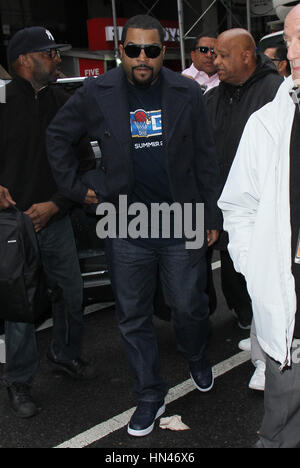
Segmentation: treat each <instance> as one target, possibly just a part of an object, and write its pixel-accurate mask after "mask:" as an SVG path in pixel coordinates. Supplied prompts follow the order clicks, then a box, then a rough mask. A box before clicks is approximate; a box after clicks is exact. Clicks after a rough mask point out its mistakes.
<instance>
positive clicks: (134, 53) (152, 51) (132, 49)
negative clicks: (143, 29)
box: [124, 44, 162, 59]
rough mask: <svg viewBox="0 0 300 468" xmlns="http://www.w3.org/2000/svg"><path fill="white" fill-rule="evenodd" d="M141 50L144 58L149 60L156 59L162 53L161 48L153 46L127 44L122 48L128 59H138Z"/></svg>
mask: <svg viewBox="0 0 300 468" xmlns="http://www.w3.org/2000/svg"><path fill="white" fill-rule="evenodd" d="M142 49H143V50H144V52H145V54H146V56H147V57H148V58H151V59H154V58H157V57H158V56H159V55H160V53H161V51H162V47H160V46H159V45H155V44H145V45H141V44H128V45H127V46H125V47H124V50H125V54H126V55H127V57H130V58H137V57H139V56H140V53H141V51H142Z"/></svg>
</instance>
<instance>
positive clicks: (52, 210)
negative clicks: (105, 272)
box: [0, 27, 94, 418]
mask: <svg viewBox="0 0 300 468" xmlns="http://www.w3.org/2000/svg"><path fill="white" fill-rule="evenodd" d="M68 47H70V46H67V45H66V44H57V43H56V42H55V40H54V38H53V36H52V34H51V33H50V32H49V31H48V30H47V29H45V28H43V27H30V28H25V29H22V30H20V31H18V32H17V33H16V34H15V35H14V36H13V38H12V39H11V41H10V43H9V46H8V59H9V63H10V66H11V69H12V76H13V79H12V81H11V82H10V83H9V84H8V85H7V86H6V93H5V94H6V102H5V103H3V104H0V128H1V132H0V184H1V185H0V207H2V208H7V207H9V206H10V205H16V206H17V208H18V209H19V210H22V211H24V212H25V213H26V214H27V215H28V216H29V218H30V219H31V221H32V223H33V226H34V229H35V231H36V233H37V238H38V242H39V247H40V252H41V259H42V263H43V267H44V269H45V272H46V273H47V274H48V276H49V277H50V278H51V280H52V281H53V282H55V283H56V284H57V286H58V287H59V288H60V290H61V291H62V297H60V298H59V299H58V301H57V302H55V303H53V305H52V313H53V321H54V326H53V334H52V342H51V347H50V350H49V353H48V357H49V359H50V360H51V363H52V364H53V366H55V368H56V369H57V370H59V371H61V372H63V373H65V374H67V375H69V376H71V377H73V378H74V379H87V378H90V377H91V376H92V374H93V371H92V368H91V366H90V365H89V364H88V363H85V362H84V361H82V360H81V357H80V356H81V341H82V334H83V314H82V280H81V273H80V269H79V263H78V258H77V251H76V246H75V240H74V235H73V230H72V226H71V222H70V219H69V217H68V214H67V213H68V211H69V209H70V208H71V206H72V205H73V202H71V201H70V200H68V199H66V198H65V197H63V196H62V195H61V194H59V192H58V190H57V186H56V184H55V181H54V179H53V176H52V174H51V169H50V166H49V163H48V160H47V154H46V145H45V137H46V129H47V126H48V125H49V123H50V122H51V120H52V119H53V117H54V116H55V114H56V112H57V111H58V109H59V108H60V107H61V106H63V104H65V102H66V101H67V100H68V98H69V96H68V95H66V94H65V93H64V92H63V91H62V90H60V89H58V88H56V87H54V86H51V83H54V82H55V81H56V80H57V78H58V76H59V73H60V68H59V66H60V63H61V59H60V52H59V51H60V50H61V49H64V48H68ZM92 157H93V154H92V151H91V148H90V144H89V143H88V142H85V141H82V143H81V145H80V146H79V145H77V146H76V158H80V167H81V168H82V167H83V164H86V165H87V168H89V169H91V168H92V167H94V161H93V160H92V159H91V158H92ZM78 164H79V162H78V159H77V166H78ZM86 192H88V190H87V191H86ZM1 200H2V201H1ZM0 261H1V259H0ZM0 307H1V308H2V307H3V304H1V297H0ZM5 345H6V365H5V368H4V374H3V381H4V383H5V385H6V386H7V390H8V395H9V401H10V404H11V407H12V409H13V411H14V413H15V414H16V415H17V416H18V417H20V418H29V417H32V416H34V415H36V414H37V413H38V411H39V408H38V405H37V404H36V403H35V401H34V400H33V398H32V396H31V384H32V381H33V378H34V376H35V373H36V371H37V367H38V353H37V345H36V339H35V327H34V325H33V324H29V323H16V322H11V321H7V322H6V323H5Z"/></svg>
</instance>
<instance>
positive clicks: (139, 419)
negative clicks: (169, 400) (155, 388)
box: [127, 400, 166, 437]
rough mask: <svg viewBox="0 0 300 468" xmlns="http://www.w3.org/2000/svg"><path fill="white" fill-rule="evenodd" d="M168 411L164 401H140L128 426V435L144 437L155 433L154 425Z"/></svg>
mask: <svg viewBox="0 0 300 468" xmlns="http://www.w3.org/2000/svg"><path fill="white" fill-rule="evenodd" d="M165 409H166V405H165V402H164V400H161V401H140V402H139V403H138V406H137V408H136V410H135V412H134V413H133V415H132V417H131V419H130V422H129V424H128V426H127V432H128V434H130V435H132V436H135V437H142V436H146V435H148V434H150V432H152V431H153V428H154V423H155V420H156V419H157V418H159V417H160V416H161V415H162V414H163V413H164V412H165Z"/></svg>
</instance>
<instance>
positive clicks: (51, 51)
mask: <svg viewBox="0 0 300 468" xmlns="http://www.w3.org/2000/svg"><path fill="white" fill-rule="evenodd" d="M39 52H40V53H42V54H47V55H48V57H49V58H51V59H52V60H54V59H55V57H58V58H60V56H61V54H60V50H58V49H46V50H40V51H39Z"/></svg>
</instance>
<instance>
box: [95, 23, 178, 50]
mask: <svg viewBox="0 0 300 468" xmlns="http://www.w3.org/2000/svg"><path fill="white" fill-rule="evenodd" d="M127 21H128V18H118V19H117V25H118V36H119V37H118V42H119V41H120V39H121V34H122V29H123V26H124V24H125V23H126V22H127ZM161 24H162V26H163V27H164V28H165V42H166V44H167V45H168V46H173V47H174V46H175V47H178V42H179V29H178V21H161ZM87 26H88V35H89V49H90V50H113V49H114V27H113V19H112V18H92V19H90V20H88V22H87Z"/></svg>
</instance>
